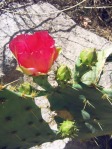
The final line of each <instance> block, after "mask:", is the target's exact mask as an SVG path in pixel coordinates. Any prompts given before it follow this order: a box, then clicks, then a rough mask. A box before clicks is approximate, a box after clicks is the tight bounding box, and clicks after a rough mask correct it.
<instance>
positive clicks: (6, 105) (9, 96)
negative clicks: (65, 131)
mask: <svg viewBox="0 0 112 149" xmlns="http://www.w3.org/2000/svg"><path fill="white" fill-rule="evenodd" d="M55 139H56V135H55V133H54V132H53V131H52V130H51V129H50V128H49V125H48V124H47V123H46V122H45V121H44V120H43V119H42V116H41V110H40V109H39V107H37V105H35V103H34V101H33V99H32V98H31V97H27V96H25V95H23V94H22V95H21V93H19V94H18V93H15V92H13V91H10V90H8V89H2V90H1V91H0V149H27V148H29V147H32V146H34V145H40V144H42V143H44V142H48V141H53V140H55Z"/></svg>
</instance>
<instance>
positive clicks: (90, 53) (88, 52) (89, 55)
mask: <svg viewBox="0 0 112 149" xmlns="http://www.w3.org/2000/svg"><path fill="white" fill-rule="evenodd" d="M80 60H81V62H82V64H85V65H88V66H92V65H95V63H96V62H97V53H96V49H92V48H89V49H85V50H83V51H82V52H81V53H80Z"/></svg>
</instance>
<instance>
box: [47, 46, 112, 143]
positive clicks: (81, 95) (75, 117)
mask: <svg viewBox="0 0 112 149" xmlns="http://www.w3.org/2000/svg"><path fill="white" fill-rule="evenodd" d="M90 50H91V49H89V50H88V49H87V50H85V51H82V53H81V54H80V56H79V58H78V60H77V63H76V66H75V72H74V82H73V83H72V84H69V83H68V82H66V84H64V86H62V84H58V87H57V88H56V89H55V91H54V92H51V93H50V94H49V95H48V99H49V101H50V104H51V109H52V110H54V111H56V112H57V117H56V121H57V123H58V124H59V125H60V127H59V133H60V134H61V135H62V136H63V134H67V135H64V136H70V137H73V136H76V137H75V138H76V139H78V140H80V139H82V140H86V139H90V138H93V137H97V136H101V135H106V134H112V121H111V119H112V89H105V88H103V87H101V86H99V85H98V81H99V79H100V76H101V72H102V69H103V66H104V63H105V61H106V58H107V57H108V56H109V54H110V53H111V52H112V48H111V49H108V50H106V51H100V52H97V51H96V50H95V49H92V50H91V51H90ZM85 54H86V55H87V57H85ZM68 120H69V121H71V122H70V123H71V124H72V127H70V130H68V128H69V126H67V124H68V125H69V123H68ZM66 121H67V123H66ZM73 123H74V126H75V127H74V126H73ZM65 124H66V126H65ZM63 127H65V128H67V132H66V131H65V128H63ZM74 128H75V129H74ZM71 129H72V130H73V131H72V133H71ZM65 132H66V133H65ZM73 133H74V135H73Z"/></svg>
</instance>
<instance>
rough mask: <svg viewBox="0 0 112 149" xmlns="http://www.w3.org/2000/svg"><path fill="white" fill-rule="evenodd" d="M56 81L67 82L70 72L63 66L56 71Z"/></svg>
mask: <svg viewBox="0 0 112 149" xmlns="http://www.w3.org/2000/svg"><path fill="white" fill-rule="evenodd" d="M56 77H57V80H59V81H69V80H70V79H71V70H70V68H68V67H67V66H65V65H62V66H60V67H59V68H58V70H57V75H56Z"/></svg>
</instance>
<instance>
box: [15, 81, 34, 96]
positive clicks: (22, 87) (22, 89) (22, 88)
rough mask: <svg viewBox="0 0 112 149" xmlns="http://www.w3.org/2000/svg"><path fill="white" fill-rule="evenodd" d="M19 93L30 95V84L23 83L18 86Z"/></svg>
mask: <svg viewBox="0 0 112 149" xmlns="http://www.w3.org/2000/svg"><path fill="white" fill-rule="evenodd" d="M18 90H19V92H20V93H23V94H26V95H30V94H31V93H32V87H31V85H30V83H27V82H25V83H23V84H21V85H20V86H19V88H18Z"/></svg>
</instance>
